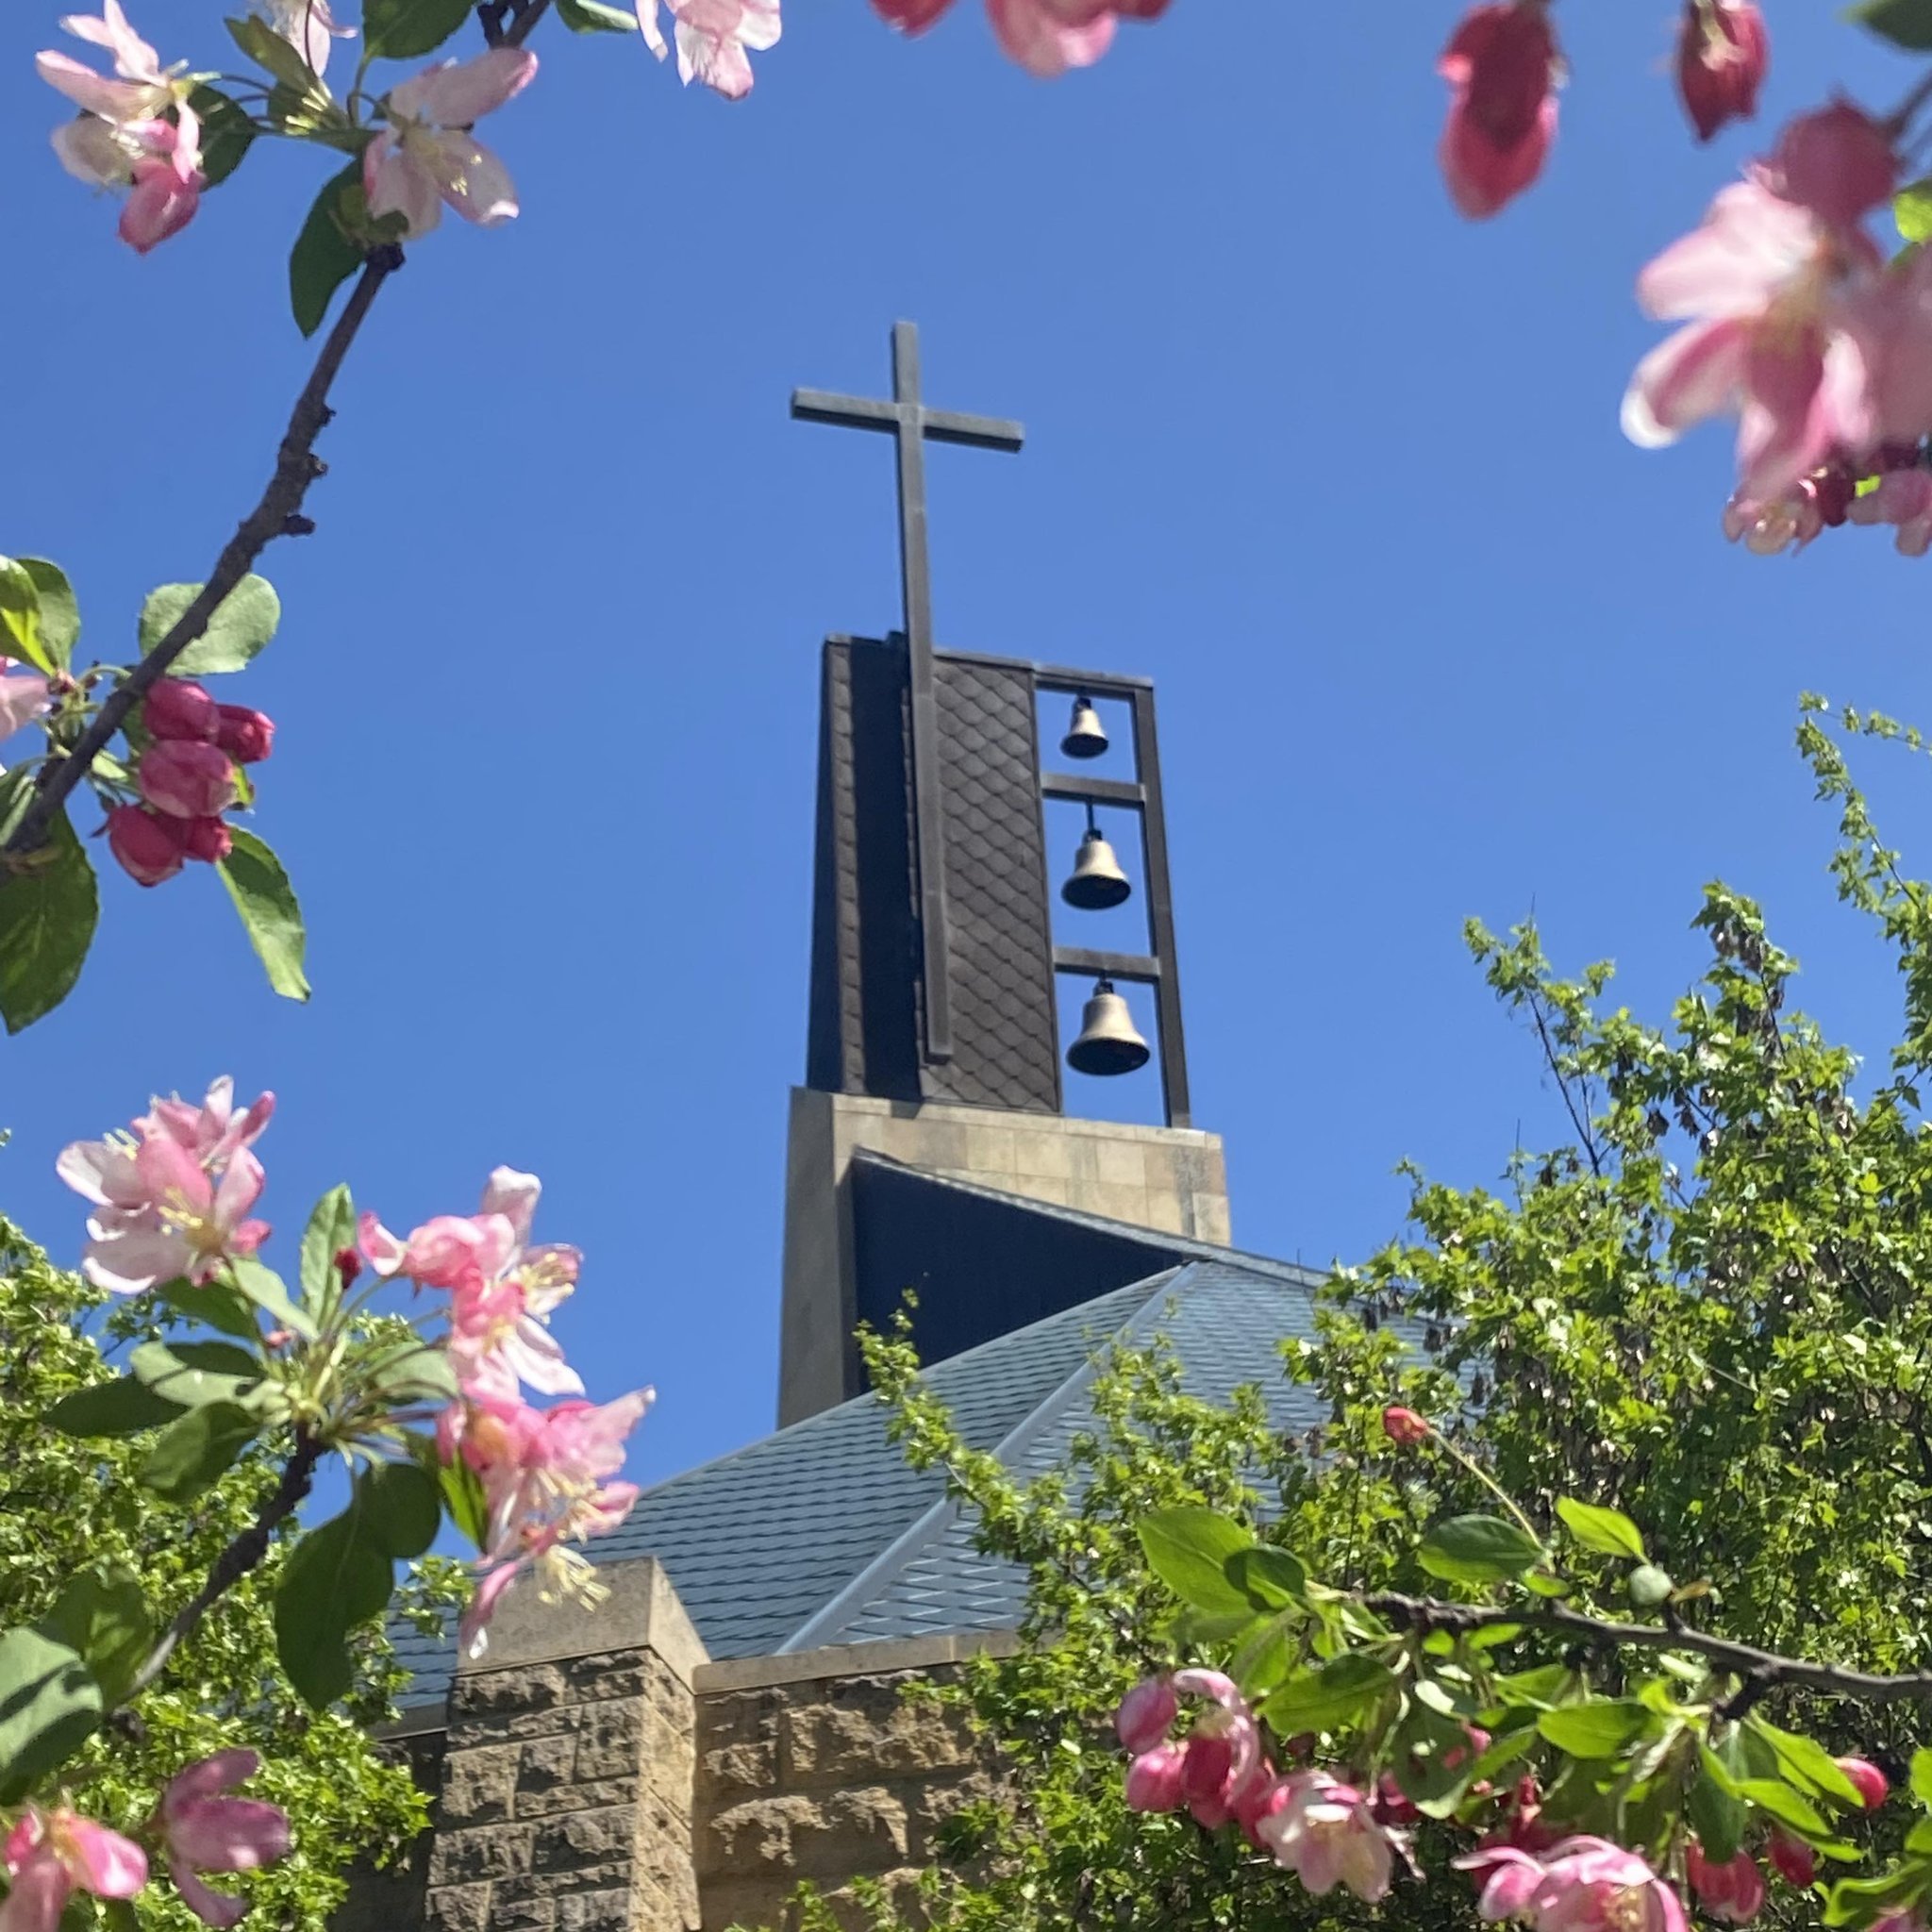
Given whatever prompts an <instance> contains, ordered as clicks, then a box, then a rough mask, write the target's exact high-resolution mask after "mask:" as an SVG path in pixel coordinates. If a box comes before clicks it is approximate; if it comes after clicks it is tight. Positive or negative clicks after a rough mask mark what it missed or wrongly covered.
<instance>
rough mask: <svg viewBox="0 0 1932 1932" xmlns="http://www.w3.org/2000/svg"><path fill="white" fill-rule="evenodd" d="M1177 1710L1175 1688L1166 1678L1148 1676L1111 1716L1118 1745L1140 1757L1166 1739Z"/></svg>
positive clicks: (1129, 1693) (1178, 1707)
mask: <svg viewBox="0 0 1932 1932" xmlns="http://www.w3.org/2000/svg"><path fill="white" fill-rule="evenodd" d="M1179 1709H1180V1700H1179V1699H1178V1698H1177V1697H1176V1696H1175V1695H1174V1686H1173V1685H1172V1684H1171V1683H1169V1681H1168V1680H1167V1679H1166V1678H1165V1677H1149V1678H1148V1679H1147V1680H1146V1681H1145V1682H1144V1683H1140V1684H1136V1685H1135V1686H1134V1688H1133V1689H1132V1690H1131V1691H1128V1692H1127V1694H1126V1695H1125V1696H1124V1697H1123V1698H1122V1699H1121V1707H1120V1709H1119V1710H1117V1711H1116V1712H1115V1713H1114V1720H1113V1722H1114V1728H1115V1730H1117V1731H1118V1732H1119V1733H1120V1738H1121V1742H1122V1743H1123V1744H1124V1745H1125V1746H1126V1747H1127V1749H1128V1750H1129V1751H1131V1752H1133V1753H1134V1755H1135V1756H1136V1757H1139V1756H1140V1754H1141V1752H1143V1751H1151V1750H1153V1748H1154V1747H1155V1745H1157V1744H1158V1743H1159V1742H1161V1740H1163V1739H1165V1738H1166V1736H1167V1734H1168V1731H1169V1729H1170V1728H1171V1727H1172V1726H1173V1724H1174V1717H1175V1715H1176V1713H1177V1712H1178V1711H1179Z"/></svg>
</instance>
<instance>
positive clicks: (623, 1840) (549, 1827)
mask: <svg viewBox="0 0 1932 1932" xmlns="http://www.w3.org/2000/svg"><path fill="white" fill-rule="evenodd" d="M636 1834H637V1807H635V1806H632V1805H610V1806H607V1807H605V1808H604V1809H603V1810H601V1811H563V1812H559V1813H558V1815H557V1816H556V1817H555V1818H546V1819H544V1820H543V1821H542V1823H541V1824H539V1825H538V1826H537V1836H536V1841H535V1847H534V1849H533V1852H532V1854H531V1860H530V1863H531V1869H532V1870H534V1871H538V1872H562V1871H568V1870H569V1869H570V1868H571V1867H572V1866H575V1865H594V1864H599V1863H608V1862H609V1861H611V1860H614V1859H625V1858H628V1857H630V1855H631V1843H632V1840H633V1839H634V1838H635V1836H636Z"/></svg>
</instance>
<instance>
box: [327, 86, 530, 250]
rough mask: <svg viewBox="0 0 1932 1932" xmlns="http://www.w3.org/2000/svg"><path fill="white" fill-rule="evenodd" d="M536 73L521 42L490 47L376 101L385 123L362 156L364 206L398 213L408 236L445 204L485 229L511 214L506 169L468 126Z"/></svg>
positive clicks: (425, 226) (437, 216)
mask: <svg viewBox="0 0 1932 1932" xmlns="http://www.w3.org/2000/svg"><path fill="white" fill-rule="evenodd" d="M536 77H537V57H536V55H534V54H532V53H530V52H529V51H528V50H527V49H526V48H523V47H491V48H490V49H488V50H487V51H486V52H484V53H481V54H478V55H477V56H476V57H475V58H474V59H470V60H444V61H441V62H440V63H439V64H437V65H436V66H433V67H426V68H425V69H424V71H423V72H422V73H421V74H419V75H417V76H416V77H415V79H413V80H406V81H403V82H402V83H400V84H399V85H398V86H396V87H394V88H391V90H390V92H389V94H388V96H387V97H386V99H385V101H384V103H383V109H384V112H385V114H386V115H387V117H388V121H389V125H388V126H387V127H386V128H385V129H384V131H383V132H382V133H380V134H378V135H377V136H376V138H375V140H374V141H373V142H370V144H369V146H368V148H367V150H366V151H365V152H364V154H363V157H362V185H363V189H364V191H365V192H367V194H368V196H369V212H370V213H371V214H373V215H378V216H379V215H390V214H399V215H401V216H402V217H403V219H404V221H405V223H406V224H407V226H406V227H405V229H404V239H405V240H410V241H413V240H414V239H415V238H416V237H417V236H420V235H426V234H428V233H429V231H430V230H431V229H432V228H434V227H435V226H436V225H437V224H438V222H440V221H441V219H442V210H443V208H444V206H445V205H447V206H448V207H450V208H454V209H455V210H456V212H457V213H458V214H459V215H461V216H462V218H463V219H464V220H465V221H466V222H475V223H477V224H479V225H481V226H483V227H486V228H488V227H494V226H496V225H497V224H499V223H501V222H507V221H509V220H511V219H513V218H514V216H515V214H516V212H517V192H516V187H515V185H514V183H512V182H511V180H510V178H509V171H508V169H507V168H506V167H505V166H504V165H503V163H502V162H501V161H500V160H499V159H498V158H496V156H495V154H494V153H493V152H492V151H491V149H489V148H487V147H485V146H484V145H483V143H482V142H479V141H478V140H477V139H476V137H475V135H474V134H473V133H472V132H471V128H472V127H473V126H474V125H475V123H476V122H478V121H480V120H481V119H482V118H483V116H484V115H485V114H493V113H494V112H495V111H496V109H497V108H500V107H502V106H503V105H504V104H505V103H506V102H507V101H511V100H514V99H515V98H516V96H517V95H518V94H520V93H522V92H523V91H524V90H525V88H526V87H528V86H529V84H530V82H531V81H532V80H534V79H535V78H536Z"/></svg>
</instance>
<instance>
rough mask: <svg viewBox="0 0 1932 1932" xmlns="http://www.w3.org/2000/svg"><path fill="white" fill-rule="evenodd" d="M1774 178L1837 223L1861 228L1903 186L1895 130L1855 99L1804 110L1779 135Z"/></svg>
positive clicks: (1790, 196)
mask: <svg viewBox="0 0 1932 1932" xmlns="http://www.w3.org/2000/svg"><path fill="white" fill-rule="evenodd" d="M1767 178H1768V180H1769V181H1770V184H1771V186H1773V187H1774V188H1775V189H1776V191H1777V192H1778V193H1780V194H1781V195H1783V196H1784V197H1785V198H1786V200H1788V201H1794V202H1796V203H1797V204H1798V205H1799V206H1800V207H1802V208H1808V209H1809V210H1810V211H1811V213H1813V214H1814V215H1816V216H1817V217H1818V219H1819V220H1820V221H1821V222H1824V224H1825V225H1827V226H1829V227H1833V228H1843V229H1850V228H1856V227H1857V225H1858V223H1859V221H1860V220H1861V219H1862V218H1863V217H1864V216H1866V215H1868V214H1870V213H1871V211H1872V210H1873V209H1874V208H1882V207H1883V206H1884V205H1885V203H1887V202H1888V201H1890V199H1891V193H1892V190H1893V189H1894V188H1895V187H1896V186H1897V185H1898V156H1897V154H1896V153H1895V152H1894V150H1893V147H1892V139H1891V135H1890V132H1889V131H1888V130H1887V129H1886V128H1885V127H1884V126H1882V125H1880V124H1879V123H1878V122H1876V121H1874V120H1873V118H1872V117H1871V116H1870V115H1869V114H1867V113H1866V112H1865V110H1864V109H1863V108H1857V107H1854V106H1853V105H1852V103H1851V102H1850V101H1834V102H1833V103H1832V104H1831V106H1830V107H1828V108H1820V109H1819V110H1818V111H1817V112H1816V113H1813V114H1801V115H1800V116H1799V117H1798V119H1797V120H1795V121H1793V122H1791V123H1790V125H1788V126H1787V127H1786V128H1785V130H1784V132H1783V133H1782V134H1780V135H1779V136H1778V142H1777V148H1776V150H1775V152H1774V154H1773V155H1772V158H1771V165H1770V171H1769V175H1768V177H1767Z"/></svg>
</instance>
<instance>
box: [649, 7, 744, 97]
mask: <svg viewBox="0 0 1932 1932" xmlns="http://www.w3.org/2000/svg"><path fill="white" fill-rule="evenodd" d="M662 4H663V5H664V6H665V7H667V8H669V9H670V11H671V18H672V21H673V22H674V29H673V30H674V32H675V36H676V40H677V75H678V78H679V79H680V80H682V81H683V82H684V84H685V86H687V87H689V86H690V85H691V82H692V81H693V80H701V81H703V82H704V84H705V85H706V86H707V87H708V88H712V89H715V90H716V92H719V93H721V94H723V95H724V98H725V99H726V100H727V101H738V100H742V99H743V98H744V96H745V95H746V94H748V93H749V92H751V84H752V72H751V61H750V59H749V58H748V56H747V50H749V52H750V53H758V54H761V53H763V52H764V51H765V49H766V48H767V47H775V46H776V45H777V44H778V33H779V26H778V0H662ZM636 5H637V14H638V25H639V26H641V28H642V29H643V33H644V44H645V45H646V46H647V47H649V48H650V50H651V51H652V53H654V54H655V55H657V57H658V59H660V60H661V59H663V58H664V57H665V56H666V55H667V54H668V53H669V52H670V51H671V50H670V48H669V47H667V46H666V45H665V42H664V34H663V30H662V28H660V27H659V26H658V5H659V0H636Z"/></svg>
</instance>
